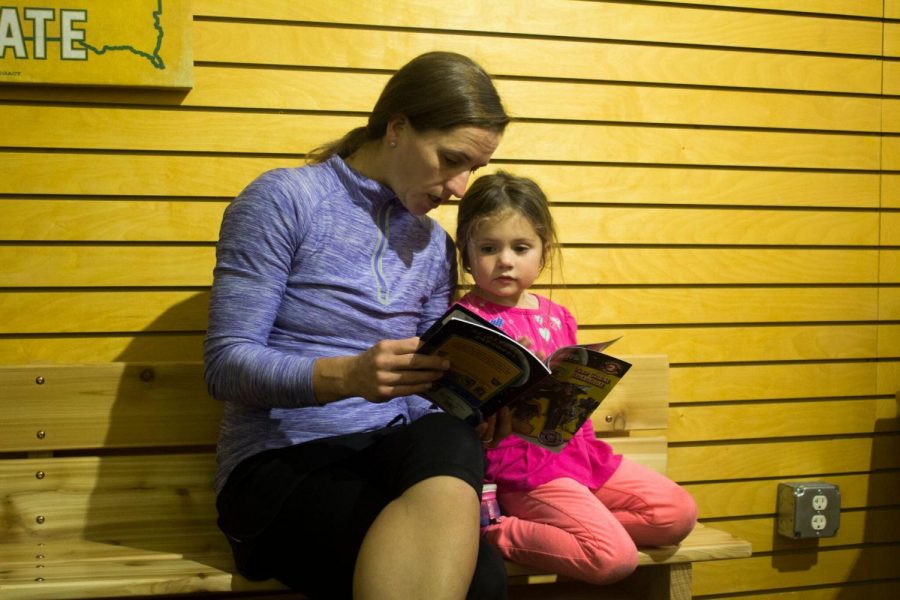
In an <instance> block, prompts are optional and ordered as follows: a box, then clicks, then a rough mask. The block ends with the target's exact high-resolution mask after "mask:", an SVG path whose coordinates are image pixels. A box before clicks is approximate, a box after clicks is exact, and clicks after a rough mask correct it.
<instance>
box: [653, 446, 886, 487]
mask: <svg viewBox="0 0 900 600" xmlns="http://www.w3.org/2000/svg"><path fill="white" fill-rule="evenodd" d="M898 467H900V435H897V434H893V435H878V436H868V437H855V438H838V439H828V440H807V441H778V442H746V443H739V442H734V443H729V444H714V445H707V444H696V445H681V444H676V445H670V446H669V477H671V478H672V479H674V480H675V481H678V482H690V481H719V480H728V479H749V478H758V477H767V478H773V477H777V478H794V479H797V480H802V479H804V478H807V477H814V476H818V475H825V474H827V475H829V476H830V475H831V474H835V473H859V472H865V471H872V470H877V469H897V468H898ZM772 493H773V501H774V490H773V492H772Z"/></svg>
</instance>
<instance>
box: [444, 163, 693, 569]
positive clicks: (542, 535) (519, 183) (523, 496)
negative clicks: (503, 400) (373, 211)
mask: <svg viewBox="0 0 900 600" xmlns="http://www.w3.org/2000/svg"><path fill="white" fill-rule="evenodd" d="M456 246H457V249H458V250H459V253H460V263H461V266H462V268H463V270H465V271H466V272H468V273H469V274H470V275H471V276H472V278H473V279H474V280H475V287H474V288H473V289H472V291H470V292H469V293H468V294H466V295H465V296H464V297H463V298H462V299H460V300H459V303H460V304H462V305H464V306H466V307H467V308H469V309H471V310H473V311H475V312H476V313H478V314H479V315H481V316H483V317H484V318H486V319H487V320H488V321H491V322H492V323H494V324H495V325H497V326H498V327H500V328H501V329H503V331H504V332H506V333H507V334H508V335H509V336H510V337H512V338H514V339H517V340H519V341H522V342H524V343H525V344H526V345H528V346H530V347H531V349H532V351H534V352H535V353H536V354H538V355H539V356H542V357H544V356H549V354H550V353H551V352H553V351H554V350H556V349H557V348H559V347H561V346H565V345H569V344H575V343H577V342H576V339H575V332H576V328H577V325H576V322H575V319H574V318H573V317H572V315H571V314H570V313H569V311H568V310H566V308H565V307H563V306H561V305H559V304H556V303H554V302H551V301H550V300H549V299H547V298H545V297H543V296H539V295H537V294H534V293H532V292H530V291H529V287H530V286H531V284H532V283H533V282H534V280H535V279H537V277H538V275H539V274H540V272H541V270H542V269H543V267H544V265H545V264H546V263H547V262H548V261H549V259H550V258H551V257H552V256H553V254H554V253H557V252H558V249H557V240H556V232H555V226H554V223H553V219H552V217H551V215H550V210H549V207H548V205H547V199H546V197H545V196H544V193H543V192H542V191H541V189H540V188H539V187H538V186H537V184H535V183H534V182H533V181H532V180H530V179H526V178H523V177H516V176H513V175H510V174H508V173H504V172H499V173H497V174H495V175H487V176H484V177H481V178H479V179H478V180H477V181H476V182H475V183H473V184H472V186H471V188H470V189H469V190H468V192H466V194H465V196H464V197H463V198H462V200H461V201H460V206H459V218H458V224H457V229H456ZM486 452H487V466H486V472H485V480H486V481H487V482H489V483H496V484H497V498H498V500H499V503H500V505H501V507H502V509H503V512H504V514H506V515H507V516H506V517H505V518H503V519H502V520H501V521H500V522H499V523H496V524H494V525H490V526H488V527H487V528H485V529H484V536H485V537H486V538H487V540H488V541H489V542H491V543H492V544H493V545H494V546H496V547H497V548H498V549H499V550H500V553H501V554H502V555H503V556H504V558H507V559H509V560H512V561H514V562H516V563H519V564H522V565H526V566H529V567H533V568H538V569H547V570H551V571H553V572H556V573H559V574H561V575H566V576H569V577H573V578H576V579H580V580H583V581H588V582H591V583H597V584H605V583H611V582H613V581H617V580H619V579H621V578H623V577H625V576H627V575H629V574H630V573H631V572H632V571H633V570H634V569H635V567H636V566H637V548H636V547H637V546H660V545H668V544H677V543H678V542H680V541H681V540H682V539H684V537H685V536H686V535H687V534H688V533H690V531H691V529H693V527H694V523H695V522H696V517H697V508H696V505H695V503H694V500H693V499H692V498H691V496H690V495H689V494H688V493H687V492H686V491H685V490H684V489H682V488H681V487H679V486H678V485H676V484H675V483H674V482H672V481H671V480H669V479H667V478H666V477H664V476H662V475H659V474H658V473H656V472H655V471H652V470H650V469H647V468H645V467H643V466H641V465H639V464H637V463H634V462H631V461H629V460H628V459H626V458H623V457H622V456H620V455H616V454H613V452H612V449H611V448H610V446H608V445H607V444H606V443H604V442H603V441H600V440H598V439H597V438H596V437H595V434H594V430H593V427H592V425H591V421H590V420H588V421H587V422H585V424H584V426H583V427H582V428H581V429H580V430H579V431H578V433H577V434H576V435H575V437H573V438H572V440H571V441H570V442H569V443H568V444H567V445H566V447H565V448H564V449H563V450H562V452H560V453H554V452H551V451H549V450H545V449H543V448H541V447H539V446H537V445H534V444H532V443H529V442H526V441H524V440H522V439H521V438H517V437H515V436H510V437H508V438H506V439H504V440H503V441H501V442H500V443H499V444H498V445H497V446H496V448H493V449H488V450H487V451H486Z"/></svg>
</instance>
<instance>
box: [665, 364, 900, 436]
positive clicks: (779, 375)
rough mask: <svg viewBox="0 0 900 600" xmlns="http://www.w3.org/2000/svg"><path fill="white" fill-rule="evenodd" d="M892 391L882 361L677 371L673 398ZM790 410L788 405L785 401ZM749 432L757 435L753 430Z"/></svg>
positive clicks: (712, 399)
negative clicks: (881, 373) (883, 379)
mask: <svg viewBox="0 0 900 600" xmlns="http://www.w3.org/2000/svg"><path fill="white" fill-rule="evenodd" d="M879 393H881V394H884V393H888V392H886V391H885V390H880V389H879V388H878V386H877V381H876V363H874V362H849V363H839V362H835V363H829V362H824V363H809V364H772V365H729V366H709V365H704V366H696V367H695V366H692V367H678V366H677V365H676V367H675V368H673V369H672V402H674V403H678V402H720V401H735V400H781V399H790V398H833V397H841V396H844V397H853V396H868V395H876V394H879ZM785 410H787V405H785ZM747 434H749V435H752V434H753V432H752V431H748V432H747Z"/></svg>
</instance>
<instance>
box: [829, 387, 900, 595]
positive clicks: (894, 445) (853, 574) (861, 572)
mask: <svg viewBox="0 0 900 600" xmlns="http://www.w3.org/2000/svg"><path fill="white" fill-rule="evenodd" d="M898 387H900V386H898ZM898 394H900V392H898ZM895 402H898V404H900V397H895ZM898 404H895V405H894V407H893V408H894V416H893V417H892V418H880V419H876V420H875V427H874V429H873V432H874V434H873V437H872V455H871V461H870V463H869V464H870V471H871V474H870V475H869V488H868V493H867V494H866V502H865V507H864V508H861V509H859V511H860V512H861V514H862V517H863V518H864V519H865V524H864V525H863V527H862V536H863V543H864V544H865V546H863V547H861V548H851V549H848V550H845V552H847V553H848V554H852V555H853V566H852V567H851V568H849V569H847V571H846V573H847V574H846V577H845V578H844V579H845V581H847V582H848V585H847V586H846V587H844V588H843V589H841V591H840V594H838V596H837V598H838V599H839V600H860V599H868V598H872V599H873V600H874V599H879V600H880V599H882V598H896V597H897V592H898V589H900V581H898V580H897V579H896V577H897V576H898V573H897V567H898V566H900V518H898V516H900V509H898V506H897V505H898V498H900V470H898V469H900V435H898V432H900V418H898V416H900V406H898ZM842 516H843V515H842ZM888 579H893V580H892V581H885V580H888ZM879 580H881V581H879ZM871 581H875V583H869V582H871Z"/></svg>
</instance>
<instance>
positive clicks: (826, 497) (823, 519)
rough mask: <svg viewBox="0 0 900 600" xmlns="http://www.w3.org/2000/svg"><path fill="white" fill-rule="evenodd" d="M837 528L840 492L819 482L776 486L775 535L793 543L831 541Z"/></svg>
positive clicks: (827, 484)
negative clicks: (791, 539) (828, 538)
mask: <svg viewBox="0 0 900 600" xmlns="http://www.w3.org/2000/svg"><path fill="white" fill-rule="evenodd" d="M840 524H841V491H840V489H839V488H838V486H836V485H834V484H832V483H825V482H821V481H814V482H793V483H784V482H783V483H779V484H778V533H779V534H781V535H783V536H786V537H789V538H793V539H801V538H821V537H832V536H834V535H835V534H836V533H837V530H838V527H840Z"/></svg>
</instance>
